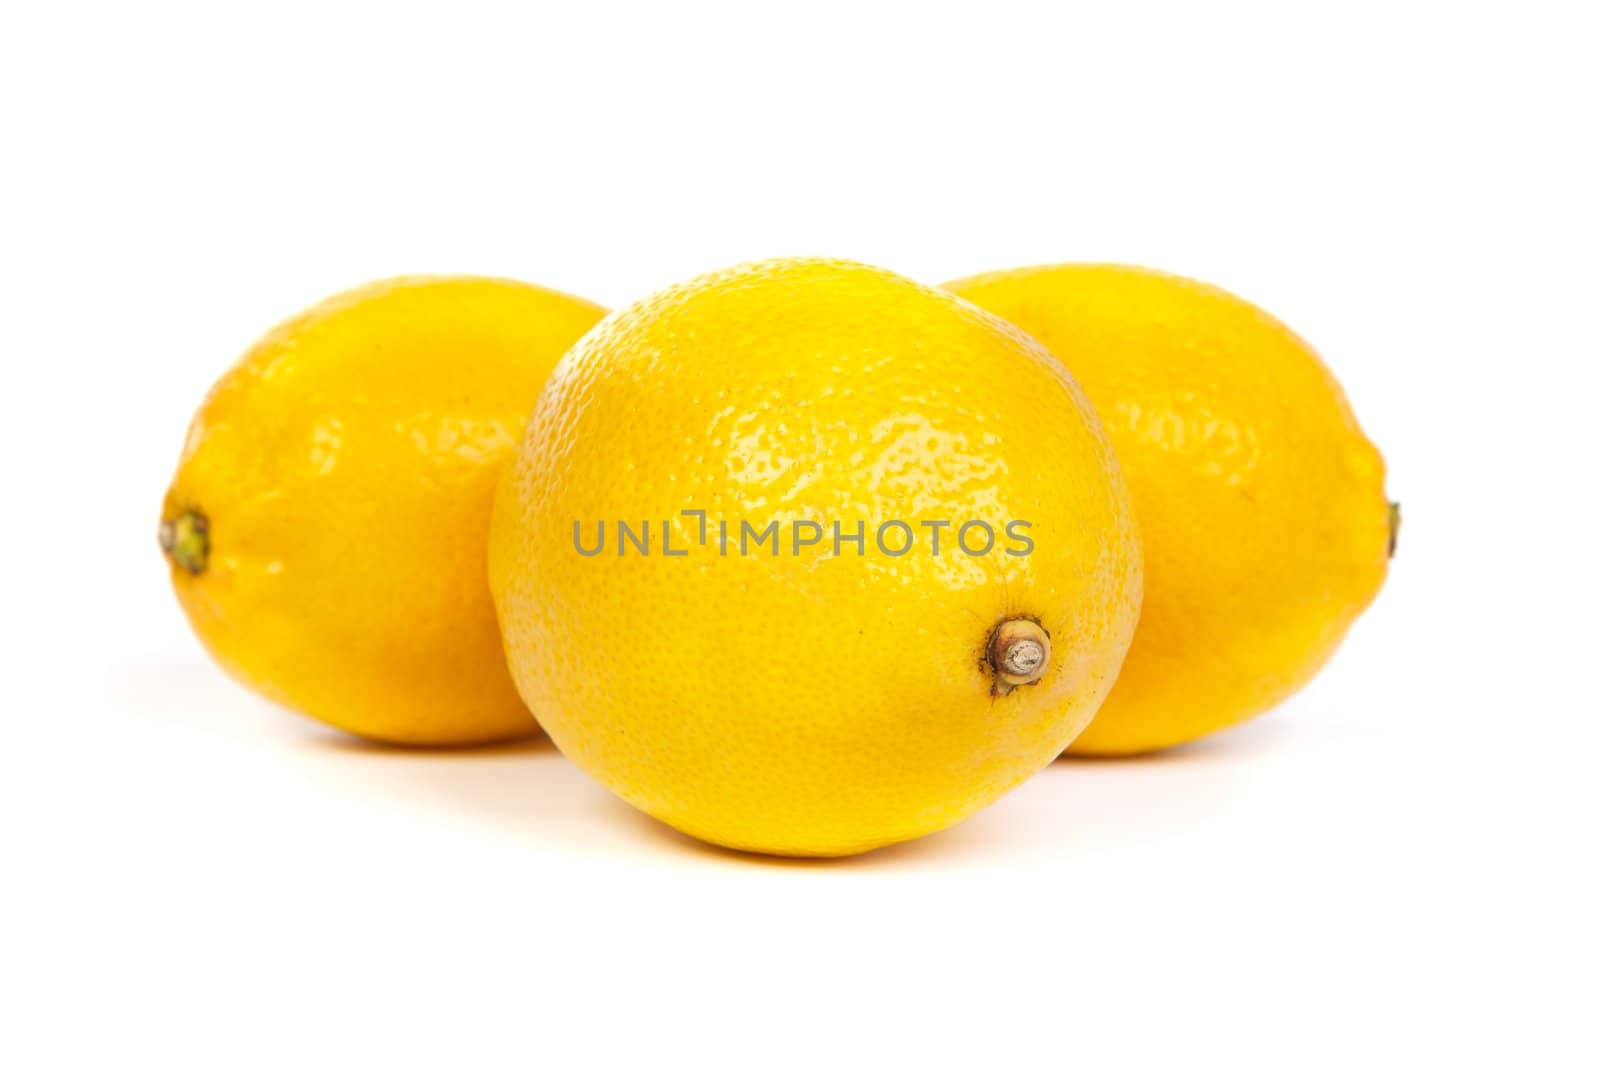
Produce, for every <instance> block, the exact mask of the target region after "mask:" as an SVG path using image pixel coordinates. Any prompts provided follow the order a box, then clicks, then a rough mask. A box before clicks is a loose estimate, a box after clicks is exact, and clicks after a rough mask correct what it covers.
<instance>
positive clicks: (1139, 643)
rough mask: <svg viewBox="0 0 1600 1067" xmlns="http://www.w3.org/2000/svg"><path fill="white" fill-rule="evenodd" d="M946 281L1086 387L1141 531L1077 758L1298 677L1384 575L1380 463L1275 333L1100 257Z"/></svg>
mask: <svg viewBox="0 0 1600 1067" xmlns="http://www.w3.org/2000/svg"><path fill="white" fill-rule="evenodd" d="M946 288H948V289H950V290H951V291H953V292H956V293H958V294H960V295H961V296H962V297H964V298H965V299H967V300H970V301H971V302H973V303H974V304H977V305H978V306H979V307H983V308H986V309H988V310H990V311H992V312H994V313H995V314H997V315H1000V316H1001V317H1003V318H1005V319H1007V320H1009V321H1011V322H1013V323H1015V324H1016V325H1018V326H1020V327H1021V328H1022V329H1023V330H1025V331H1027V332H1028V333H1029V334H1031V335H1032V336H1034V337H1036V338H1038V339H1039V340H1040V341H1041V342H1043V343H1044V344H1045V346H1046V347H1048V348H1049V349H1050V350H1051V351H1052V352H1054V353H1055V354H1056V355H1057V356H1058V357H1060V359H1061V360H1062V361H1063V362H1064V363H1065V364H1066V365H1067V367H1068V368H1069V369H1070V370H1071V373H1072V374H1073V375H1074V376H1075V377H1076V378H1077V380H1078V381H1079V382H1080V383H1081V384H1082V386H1083V389H1084V391H1085V392H1086V393H1087V394H1088V395H1089V398H1090V400H1092V401H1093V402H1094V404H1095V407H1096V409H1097V410H1098V411H1099V413H1100V416H1101V418H1102V419H1103V420H1104V421H1105V426H1106V429H1107V431H1108V432H1109V433H1110V435H1111V440H1112V443H1113V445H1115V447H1116V450H1117V455H1118V456H1119V458H1120V459H1121V461H1122V465H1123V469H1124V471H1125V472H1126V474H1127V478H1128V482H1129V485H1130V486H1131V487H1132V489H1133V497H1134V503H1135V505H1136V506H1137V508H1138V512H1139V524H1140V529H1141V532H1142V534H1143V538H1144V552H1145V599H1144V611H1143V615H1142V618H1141V620H1140V623H1139V630H1138V633H1137V634H1136V635H1135V637H1134V643H1133V648H1132V650H1131V651H1130V652H1129V653H1128V659H1127V662H1126V663H1125V664H1124V665H1123V669H1122V675H1121V677H1120V678H1119V679H1118V681H1117V684H1116V686H1115V687H1114V688H1113V689H1112V691H1111V695H1110V697H1108V698H1107V700H1106V702H1105V704H1104V706H1103V707H1102V708H1101V709H1100V712H1099V714H1098V715H1097V716H1096V717H1095V720H1094V722H1093V724H1091V725H1090V727H1089V728H1088V729H1087V730H1085V731H1084V733H1083V735H1082V736H1081V737H1079V738H1078V740H1077V742H1076V743H1075V744H1074V745H1073V746H1072V749H1071V753H1070V754H1073V755H1120V754H1131V753H1138V752H1146V751H1151V750H1154V749H1161V748H1166V747H1168V746H1171V745H1177V744H1181V743H1183V742H1186V741H1191V740H1194V739H1195V738H1198V737H1202V736H1204V735H1206V734H1209V733H1211V732H1213V731H1215V730H1219V729H1222V728H1223V727H1226V726H1231V725H1233V724H1235V723H1239V722H1242V721H1244V720H1245V719H1248V718H1250V717H1252V716H1254V715H1257V714H1259V713H1261V712H1263V711H1265V710H1267V709H1268V708H1271V707H1272V706H1273V705H1275V704H1277V703H1278V702H1280V701H1281V700H1283V699H1284V698H1285V697H1287V696H1288V695H1289V694H1291V693H1293V692H1294V691H1295V690H1296V689H1298V688H1300V687H1301V686H1302V685H1304V684H1305V683H1306V682H1307V681H1309V680H1310V679H1311V677H1312V675H1314V674H1315V673H1316V672H1317V670H1318V669H1319V668H1320V667H1321V666H1322V665H1323V663H1325V662H1326V661H1327V659H1328V657H1329V656H1331V655H1332V654H1333V652H1334V649H1335V648H1336V647H1337V646H1338V644H1339V642H1340V641H1341V640H1342V639H1343V637H1344V634H1345V632H1346V631H1347V630H1348V629H1349V628H1350V625H1351V624H1352V623H1353V622H1354V621H1355V619H1356V617H1357V616H1358V615H1360V614H1361V612H1362V611H1363V610H1364V609H1365V608H1366V606H1367V605H1368V604H1369V603H1371V601H1372V599H1373V597H1375V596H1376V595H1377V592H1378V589H1379V587H1380V586H1381V585H1382V584H1383V580H1384V576H1385V574H1386V572H1387V570H1388V555H1389V536H1390V531H1389V512H1388V504H1387V500H1386V497H1385V494H1384V466H1383V457H1382V456H1380V455H1379V454H1378V450H1377V449H1376V448H1374V447H1373V445H1372V443H1371V442H1369V441H1368V440H1367V438H1366V437H1365V436H1364V435H1363V433H1362V432H1361V427H1360V426H1359V425H1358V424H1357V423H1356V418H1355V415H1354V414H1353V413H1352V411H1351V409H1350V405H1349V403H1348V402H1347V401H1346V399H1345V396H1344V393H1343V391H1342V390H1341V389H1340V387H1339V383H1338V382H1337V381H1336V380H1335V379H1334V377H1333V375H1332V374H1331V373H1330V372H1329V371H1328V368H1327V367H1326V366H1324V364H1323V363H1322V361H1321V360H1320V359H1319V358H1318V357H1317V354H1316V353H1315V352H1314V351H1313V350H1312V349H1311V348H1310V346H1308V345H1307V344H1306V343H1305V342H1304V341H1302V340H1301V339H1300V338H1299V337H1297V336H1295V334H1294V333H1292V332H1291V331H1290V330H1289V329H1288V328H1287V327H1286V326H1284V325H1283V324H1282V323H1280V322H1278V321H1277V320H1276V319H1274V318H1272V317H1271V316H1269V315H1267V314H1266V313H1265V312H1263V311H1261V310H1260V309H1259V308H1257V307H1255V306H1253V305H1251V304H1249V303H1246V302H1245V301H1243V300H1240V299H1239V298H1237V297H1235V296H1232V295H1230V294H1228V293H1226V292H1224V291H1223V290H1221V289H1217V288H1215V287H1213V286H1209V285H1205V284H1202V283H1200V282H1196V281H1191V280H1189V279H1187V278H1180V277H1176V276H1173V275H1169V274H1162V273H1159V272H1156V271H1151V270H1144V269H1140V268H1136V267H1124V266H1113V265H1097V264H1071V265H1062V266H1051V267H1036V268H1024V269H1021V270H1013V271H1003V272H998V273H994V274H984V275H979V276H977V277H973V278H966V279H963V280H960V281H955V282H950V283H948V284H947V285H946Z"/></svg>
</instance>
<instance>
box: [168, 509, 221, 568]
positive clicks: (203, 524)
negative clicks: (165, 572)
mask: <svg viewBox="0 0 1600 1067" xmlns="http://www.w3.org/2000/svg"><path fill="white" fill-rule="evenodd" d="M161 551H163V552H165V553H166V554H167V557H168V558H169V559H171V560H172V562H173V563H176V564H177V565H178V566H180V567H182V568H183V569H184V570H186V571H188V572H189V573H190V574H202V573H204V572H205V569H206V559H207V558H208V557H209V556H210V555H211V523H209V522H208V521H206V517H205V516H204V515H202V514H200V513H199V512H198V511H192V510H191V511H185V512H184V513H183V514H182V515H179V516H178V517H177V518H175V519H167V520H166V521H164V522H163V523H162V524H161Z"/></svg>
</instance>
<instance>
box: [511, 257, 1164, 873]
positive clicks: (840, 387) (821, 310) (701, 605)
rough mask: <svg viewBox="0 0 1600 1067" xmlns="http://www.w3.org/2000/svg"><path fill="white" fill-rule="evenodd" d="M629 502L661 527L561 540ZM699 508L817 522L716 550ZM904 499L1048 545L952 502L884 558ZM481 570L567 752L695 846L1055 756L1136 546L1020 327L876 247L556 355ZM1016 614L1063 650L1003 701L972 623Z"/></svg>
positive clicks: (1096, 682) (943, 795)
mask: <svg viewBox="0 0 1600 1067" xmlns="http://www.w3.org/2000/svg"><path fill="white" fill-rule="evenodd" d="M684 509H703V510H705V511H706V512H707V513H708V516H709V519H708V521H709V523H710V524H711V526H710V529H709V531H708V532H709V535H710V536H709V538H708V541H709V544H708V545H707V546H704V547H702V546H700V545H699V543H698V537H699V527H698V520H697V519H694V518H679V519H678V520H677V521H676V522H674V523H673V525H672V535H671V536H672V542H673V549H674V551H688V552H689V554H688V555H686V556H681V557H678V556H674V557H667V556H664V555H662V554H660V551H659V549H660V547H661V543H660V538H661V529H660V521H661V520H664V519H668V520H670V519H673V518H674V517H677V516H679V514H680V512H681V511H682V510H684ZM618 518H624V519H628V520H630V522H632V523H634V524H635V525H637V524H639V523H641V522H643V521H645V520H649V521H651V523H652V525H653V526H654V527H655V528H654V529H653V531H652V538H653V539H654V540H653V544H654V546H655V547H656V549H657V551H656V552H654V553H652V554H651V555H649V556H643V555H640V554H638V553H637V552H635V551H634V550H633V548H632V546H631V545H630V546H629V549H628V552H627V554H626V555H622V556H619V555H618V554H617V552H616V545H615V543H614V542H612V541H608V542H607V544H606V551H605V552H604V553H603V554H601V555H598V556H594V557H584V556H581V555H580V554H579V553H578V552H577V551H576V550H575V548H574V545H573V523H574V521H575V520H579V521H582V522H583V523H584V524H585V529H586V530H587V531H588V533H587V535H586V546H587V547H589V548H592V547H593V543H594V542H593V538H594V532H593V530H594V527H593V523H595V522H596V521H597V520H605V521H606V522H608V523H609V522H611V521H613V520H615V519H618ZM719 519H725V520H727V521H729V522H730V525H731V528H732V529H733V530H734V531H735V538H736V537H737V531H738V530H739V529H740V527H739V523H740V522H743V521H748V522H749V523H750V524H751V526H752V527H755V528H761V527H764V526H765V525H766V524H767V523H769V522H771V521H773V520H780V521H781V522H782V523H784V527H783V529H784V530H788V529H789V528H790V527H789V524H790V523H792V522H794V521H795V520H811V521H815V522H819V523H821V524H823V526H824V527H825V528H826V529H827V531H828V536H827V538H826V539H825V542H824V543H823V544H821V545H819V546H815V547H810V548H805V549H802V552H801V554H800V555H798V556H795V555H791V554H790V549H791V547H792V538H791V543H787V544H785V545H784V546H783V547H782V551H781V553H780V554H779V555H778V556H776V557H774V556H772V555H771V554H770V551H769V550H768V549H767V548H766V547H763V548H762V549H761V550H760V551H757V552H753V553H752V554H750V555H748V556H746V555H741V554H740V551H739V543H738V541H737V540H736V539H735V540H734V541H733V542H732V544H731V546H730V551H729V554H728V555H727V556H726V557H724V556H722V555H720V550H719V548H718V545H719V540H720V539H719V537H718V534H717V527H716V523H717V522H718V520H719ZM892 519H900V520H902V521H905V522H907V523H909V524H910V525H911V526H912V527H913V529H914V530H921V529H922V528H921V527H920V526H919V524H920V523H921V522H923V521H934V520H950V521H953V522H954V523H956V524H960V523H962V522H963V521H968V520H973V519H982V520H985V521H988V522H991V523H993V524H994V525H996V527H999V526H1000V525H1001V523H1003V522H1004V521H1005V520H1006V519H1018V520H1024V521H1028V522H1031V523H1032V524H1033V526H1032V527H1031V529H1029V530H1028V531H1027V533H1028V535H1029V536H1031V537H1032V538H1033V540H1034V542H1035V543H1036V548H1035V550H1034V551H1033V552H1032V553H1031V554H1029V555H1021V556H1016V555H1007V554H1006V552H1005V551H1004V548H1003V547H998V546H997V547H996V548H995V549H994V550H993V551H992V552H990V553H989V554H987V555H983V556H967V555H964V554H962V553H961V552H959V551H952V550H951V547H950V544H951V542H950V539H951V537H952V536H953V535H954V533H955V527H951V528H950V529H949V530H947V531H945V540H944V542H943V543H942V551H941V554H940V555H938V556H934V555H933V554H932V552H931V551H930V550H926V549H916V548H914V549H913V550H912V551H910V552H908V553H906V554H904V555H899V556H894V555H891V554H889V553H886V552H884V551H882V550H881V549H880V546H879V545H878V544H877V543H876V538H875V531H876V529H877V527H878V524H879V523H882V522H886V521H889V520H892ZM834 521H839V522H841V524H842V526H841V530H842V532H844V533H850V532H853V531H854V530H855V523H856V522H857V521H863V522H865V523H866V531H867V543H866V545H865V554H864V555H857V554H856V550H855V547H854V546H853V545H852V544H849V543H843V544H842V545H841V547H842V553H841V554H840V555H838V556H835V555H834V554H833V549H834V545H833V542H832V523H833V522H834ZM785 536H788V534H787V533H786V534H785ZM891 536H892V538H893V539H892V540H890V541H889V543H888V547H889V548H890V550H891V551H892V550H895V549H898V548H899V547H900V545H901V538H900V537H899V535H891ZM980 540H981V539H979V538H976V537H974V538H973V544H974V547H975V548H976V547H981V544H980V543H979V542H980ZM1005 545H1006V547H1011V548H1013V549H1016V550H1018V551H1020V550H1021V546H1020V544H1017V543H1013V542H1005ZM930 547H931V546H930ZM490 585H491V587H492V589H493V591H494V596H495V602H496V606H497V608H498V610H499V615H500V622H501V626H502V630H503V633H504V635H505V641H506V650H507V655H508V659H509V660H510V663H511V666H512V673H513V674H514V676H515V678H516V681H517V685H518V687H519V689H520V690H521V692H522V694H523V696H524V698H526V700H527V701H528V703H529V705H530V706H531V707H533V708H534V709H535V710H536V712H537V713H538V715H539V717H540V721H541V723H542V724H543V725H544V727H545V729H546V730H547V731H548V732H549V734H550V736H551V737H552V738H553V739H554V740H555V742H556V743H557V744H558V745H559V746H560V748H561V749H562V751H563V752H565V753H566V754H567V755H568V756H569V757H570V758H571V759H572V760H573V761H574V762H576V763H577V764H578V765H579V766H580V767H581V768H583V769H584V770H585V771H587V772H588V773H589V774H591V775H592V776H594V777H595V778H597V779H598V780H599V781H600V782H601V783H603V784H604V785H606V786H607V787H609V788H610V789H611V790H613V791H614V792H616V793H617V794H618V795H620V796H621V797H622V798H623V799H625V800H627V801H628V802H629V803H631V804H633V805H634V806H636V807H638V808H640V809H642V810H643V811H645V812H647V813H649V814H651V815H654V816H656V817H657V818H659V819H662V820H663V821H665V822H667V823H669V824H671V825H672V826H675V827H677V828H678V829H680V830H682V831H684V832H685V833H688V834H690V835H693V836H695V837H698V838H701V839H704V840H707V841H711V842H714V843H717V844H721V845H725V846H729V847H732V848H738V849H745V850H752V851H759V852H770V853H779V854H790V855H819V856H820V855H845V854H850V853H856V852H861V851H865V850H867V849H871V848H875V847H878V846H882V845H886V844H890V843H892V842H896V841H902V840H906V839H908V838H913V837H917V836H919V835H922V834H926V833H929V832H932V831H935V830H938V829H940V828H942V827H945V826H948V825H950V824H951V823H954V822H956V821H957V820H959V819H962V818H964V817H965V816H967V815H969V814H971V813H972V812H974V811H976V810H978V809H979V808H981V807H983V806H984V805H986V804H988V803H990V802H991V801H993V800H994V799H995V798H996V797H998V796H1000V794H1002V793H1004V792H1005V791H1006V790H1008V789H1010V788H1011V787H1012V786H1014V785H1016V784H1017V783H1018V782H1020V781H1022V780H1023V779H1024V778H1026V777H1027V776H1029V775H1030V774H1032V773H1034V772H1035V771H1037V770H1039V769H1040V768H1041V767H1043V766H1045V765H1046V764H1048V763H1049V762H1050V761H1051V760H1052V759H1054V758H1055V756H1056V755H1057V754H1058V753H1059V752H1060V751H1061V750H1062V748H1063V747H1065V746H1066V744H1067V743H1068V742H1069V741H1071V740H1072V738H1073V737H1074V736H1075V735H1076V734H1077V733H1078V731H1080V730H1081V729H1082V728H1083V726H1084V725H1085V724H1086V723H1087V722H1088V721H1089V718H1090V717H1091V716H1092V715H1093V713H1094V710H1095V708H1096V707H1097V706H1098V705H1099V703H1100V701H1101V699H1102V698H1103V696H1104V694H1105V692H1106V691H1107V690H1108V689H1109V688H1110V685H1111V681H1112V679H1113V678H1114V677H1115V675H1116V673H1117V669H1118V667H1119V665H1120V663H1121V661H1122V657H1123V655H1124V653H1125V651H1126V647H1127V644H1128V642H1129V641H1130V640H1131V635H1132V633H1133V628H1134V625H1135V623H1136V621H1137V615H1138V604H1139V593H1140V558H1139V546H1138V533H1137V527H1136V525H1135V522H1134V519H1133V512H1132V506H1131V502H1130V499H1129V496H1128V493H1127V489H1126V486H1125V485H1124V483H1123V481H1122V478H1121V475H1120V473H1119V472H1118V470H1117V466H1116V460H1115V457H1114V456H1113V454H1112V453H1111V450H1110V448H1109V447H1108V444H1107V442H1106V439H1105V436H1104V433H1103V432H1102V430H1101V428H1100V426H1099V424H1098V422H1097V421H1096V419H1095V417H1094V415H1093V412H1092V410H1091V409H1090V408H1089V406H1088V404H1087V403H1086V402H1085V401H1084V399H1083V396H1082V395H1081V393H1080V392H1079V390H1078V388H1077V386H1076V385H1075V384H1074V383H1073V381H1072V380H1071V378H1070V376H1069V375H1067V374H1066V372H1065V371H1064V370H1063V369H1062V367H1061V365H1060V364H1059V363H1058V362H1057V361H1056V360H1054V359H1053V358H1051V357H1050V356H1049V354H1048V353H1047V352H1045V351H1044V350H1043V349H1042V348H1040V347H1039V346H1038V345H1037V344H1036V343H1035V342H1034V341H1032V340H1031V339H1029V338H1027V337H1025V336H1024V335H1023V334H1021V333H1020V332H1019V331H1017V330H1016V329H1015V328H1013V327H1011V326H1010V325H1008V324H1005V323H1002V322H1000V321H999V320H998V319H995V318H994V317H993V316H990V315H988V314H986V313H984V312H982V311H979V310H978V309H976V308H974V307H972V306H970V305H968V304H965V303H962V302H961V301H959V300H956V299H955V298H953V297H951V296H949V295H948V294H946V293H941V292H939V291H938V290H935V289H931V288H928V287H924V286H921V285H917V284H915V283H913V282H910V281H907V280H906V279H904V278H901V277H898V276H896V275H893V274H890V273H888V272H885V271H881V270H876V269H873V268H869V267H864V266H860V265H858V264H852V263H846V262H840V261H830V260H775V261H768V262H763V263H757V264H750V265H746V266H742V267H736V268H733V269H730V270H726V271H722V272H718V273H714V274H710V275H706V276H703V277H701V278H698V279H695V280H693V281H691V282H688V283H685V284H683V285H679V286H676V287H674V288H671V289H668V290H666V291H664V292H662V293H659V294H657V295H656V296H654V297H651V298H649V299H647V300H645V301H644V302H642V303H640V304H637V305H635V306H633V307H630V308H628V309H626V310H623V311H619V312H616V313H613V314H612V315H611V316H610V317H608V318H607V319H606V320H605V321H604V322H603V323H602V324H601V325H600V326H598V327H596V329H595V330H594V331H592V332H591V333H590V334H589V335H587V336H586V337H585V339H584V340H583V341H581V342H580V343H579V344H578V345H577V346H575V347H574V349H573V350H572V351H571V352H570V353H569V354H568V355H567V356H566V357H565V358H564V359H563V360H562V362H561V364H560V365H559V366H558V367H557V369H556V371H555V372H554V374H553V375H552V377H551V380H550V384H549V385H548V386H547V387H546V389H545V391H544V393H543V394H542V395H541V397H540V399H539V403H538V406H537V407H536V408H535V411H534V414H533V416H532V418H531V419H530V420H529V426H528V433H527V437H526V439H525V440H524V442H523V444H522V447H521V449H520V451H519V452H518V455H517V458H516V459H515V460H514V461H513V463H512V464H510V465H508V467H507V469H506V472H505V476H504V479H503V480H502V482H501V486H500V491H499V494H498V496H497V499H496V504H495V512H494V522H493V526H492V533H491V537H490ZM1012 616H1028V617H1032V618H1035V619H1037V620H1038V621H1039V622H1040V623H1041V624H1042V625H1043V626H1044V628H1045V629H1046V630H1047V631H1048V633H1049V634H1050V636H1051V640H1052V644H1053V653H1052V657H1051V660H1050V663H1049V666H1048V669H1047V670H1046V673H1045V675H1044V677H1043V679H1042V680H1041V681H1040V683H1039V684H1037V685H1033V686H1025V687H1021V688H1018V689H1016V690H1014V691H1013V692H1011V693H1009V694H1008V695H1006V696H1003V697H996V696H993V695H991V683H992V678H991V677H990V675H989V673H988V671H987V669H986V667H985V666H984V663H983V660H984V653H985V643H986V641H987V640H988V637H989V634H990V632H991V630H992V629H993V628H994V627H995V625H996V624H997V623H999V622H1000V621H1001V620H1003V619H1005V618H1007V617H1012Z"/></svg>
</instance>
